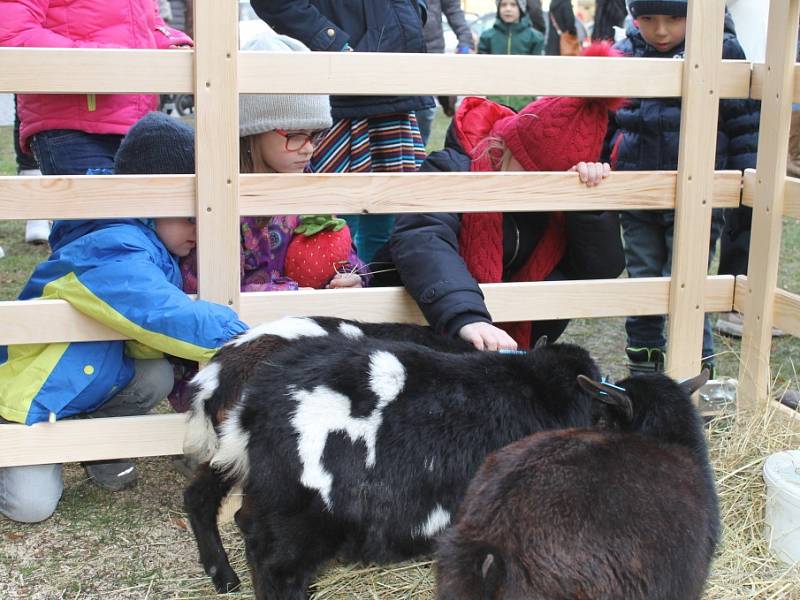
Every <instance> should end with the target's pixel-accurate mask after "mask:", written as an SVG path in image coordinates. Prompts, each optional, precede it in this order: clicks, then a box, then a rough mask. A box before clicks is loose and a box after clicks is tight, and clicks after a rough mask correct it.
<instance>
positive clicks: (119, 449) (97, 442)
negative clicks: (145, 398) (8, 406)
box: [0, 414, 185, 467]
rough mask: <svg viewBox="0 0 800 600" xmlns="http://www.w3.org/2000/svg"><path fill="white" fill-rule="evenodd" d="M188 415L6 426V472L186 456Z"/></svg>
mask: <svg viewBox="0 0 800 600" xmlns="http://www.w3.org/2000/svg"><path fill="white" fill-rule="evenodd" d="M184 423H185V415H178V414H170V415H146V416H140V417H115V418H105V419H68V420H65V421H59V422H57V423H37V424H36V425H31V426H28V425H16V424H3V425H0V467H13V466H18V465H33V464H49V463H61V462H77V461H83V460H105V459H110V458H130V457H134V456H162V455H165V454H182V453H183V434H184V430H185V425H184Z"/></svg>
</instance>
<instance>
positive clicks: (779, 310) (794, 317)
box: [734, 275, 800, 337]
mask: <svg viewBox="0 0 800 600" xmlns="http://www.w3.org/2000/svg"><path fill="white" fill-rule="evenodd" d="M747 287H748V282H747V277H746V276H744V275H739V276H738V277H737V278H736V287H735V291H734V308H735V309H736V310H738V311H739V312H740V313H742V314H747V308H748V295H747ZM774 302H775V304H774V309H773V312H772V324H773V325H774V326H775V327H777V328H778V329H782V330H783V331H785V332H786V333H789V334H791V335H794V336H796V337H800V294H793V293H792V292H789V291H786V290H782V289H777V290H775V299H774Z"/></svg>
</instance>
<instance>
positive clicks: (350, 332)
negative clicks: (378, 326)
mask: <svg viewBox="0 0 800 600" xmlns="http://www.w3.org/2000/svg"><path fill="white" fill-rule="evenodd" d="M339 333H341V334H342V335H343V336H345V337H349V338H350V339H353V340H357V339H359V338H362V337H364V332H363V331H362V330H361V328H360V327H356V326H355V325H353V324H352V323H339Z"/></svg>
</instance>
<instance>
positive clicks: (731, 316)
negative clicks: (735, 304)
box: [714, 310, 786, 338]
mask: <svg viewBox="0 0 800 600" xmlns="http://www.w3.org/2000/svg"><path fill="white" fill-rule="evenodd" d="M714 329H716V330H717V331H718V332H719V333H721V334H723V335H727V336H730V337H734V338H740V337H742V333H743V332H744V317H743V316H742V315H741V314H740V313H738V312H736V311H735V310H733V311H731V312H727V313H722V314H721V315H720V316H719V318H718V319H717V322H716V323H715V324H714ZM785 335H786V332H784V331H782V330H780V329H778V328H777V327H773V328H772V337H783V336H785Z"/></svg>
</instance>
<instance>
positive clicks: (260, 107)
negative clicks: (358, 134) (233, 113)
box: [239, 32, 333, 137]
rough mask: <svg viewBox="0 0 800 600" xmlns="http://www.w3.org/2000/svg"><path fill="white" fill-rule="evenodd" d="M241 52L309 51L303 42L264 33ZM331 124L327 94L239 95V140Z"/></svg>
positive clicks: (247, 44)
mask: <svg viewBox="0 0 800 600" xmlns="http://www.w3.org/2000/svg"><path fill="white" fill-rule="evenodd" d="M242 50H255V51H261V52H310V50H309V49H308V48H307V47H306V46H305V45H304V44H303V43H302V42H299V41H298V40H296V39H294V38H290V37H289V36H287V35H278V34H276V33H272V32H266V33H264V34H262V35H260V36H258V37H255V38H253V39H251V40H249V41H248V42H247V43H246V44H245V45H244V47H243V48H242ZM332 124H333V121H332V120H331V103H330V98H329V97H328V96H327V95H300V94H292V95H281V94H240V95H239V136H240V137H245V136H248V135H256V134H259V133H264V132H265V131H272V130H273V129H287V130H299V129H310V130H316V129H327V128H329V127H330V126H331V125H332Z"/></svg>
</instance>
